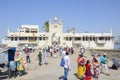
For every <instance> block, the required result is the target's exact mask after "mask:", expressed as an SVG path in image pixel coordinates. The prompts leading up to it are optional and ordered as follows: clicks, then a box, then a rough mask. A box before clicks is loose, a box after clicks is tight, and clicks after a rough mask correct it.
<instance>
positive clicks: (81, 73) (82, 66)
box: [77, 54, 85, 79]
mask: <svg viewBox="0 0 120 80" xmlns="http://www.w3.org/2000/svg"><path fill="white" fill-rule="evenodd" d="M77 63H78V72H77V77H78V78H79V79H83V78H84V73H85V58H84V57H83V54H79V57H78V58H77Z"/></svg>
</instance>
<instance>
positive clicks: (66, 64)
mask: <svg viewBox="0 0 120 80" xmlns="http://www.w3.org/2000/svg"><path fill="white" fill-rule="evenodd" d="M68 54H69V53H68V52H66V55H65V56H64V61H65V64H64V80H68V79H67V77H68V71H69V70H71V67H70V58H69V56H68Z"/></svg>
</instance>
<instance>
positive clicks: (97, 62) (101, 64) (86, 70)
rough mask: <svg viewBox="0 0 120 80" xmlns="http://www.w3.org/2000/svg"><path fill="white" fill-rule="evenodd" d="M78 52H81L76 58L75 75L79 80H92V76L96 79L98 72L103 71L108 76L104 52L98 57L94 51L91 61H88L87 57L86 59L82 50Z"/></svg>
mask: <svg viewBox="0 0 120 80" xmlns="http://www.w3.org/2000/svg"><path fill="white" fill-rule="evenodd" d="M81 50H82V49H81ZM80 52H81V53H80V54H79V57H78V58H77V63H78V72H77V77H78V78H79V79H80V80H92V77H93V78H95V79H96V80H98V79H99V75H100V73H104V74H106V75H108V76H109V75H110V72H109V70H108V66H107V54H106V53H103V55H102V56H100V57H98V55H97V53H95V54H94V56H93V58H92V62H90V60H89V59H86V58H85V57H84V53H83V50H82V51H80ZM84 52H85V51H84ZM92 68H93V69H92ZM92 70H93V71H92ZM104 70H105V71H104Z"/></svg>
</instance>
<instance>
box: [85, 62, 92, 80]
mask: <svg viewBox="0 0 120 80" xmlns="http://www.w3.org/2000/svg"><path fill="white" fill-rule="evenodd" d="M85 67H86V71H85V80H92V78H91V77H92V73H91V65H90V61H89V60H87V62H86V64H85Z"/></svg>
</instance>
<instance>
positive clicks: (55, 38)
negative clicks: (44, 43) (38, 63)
mask: <svg viewBox="0 0 120 80" xmlns="http://www.w3.org/2000/svg"><path fill="white" fill-rule="evenodd" d="M52 44H53V45H58V44H60V36H59V35H58V34H57V33H53V34H52Z"/></svg>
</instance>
